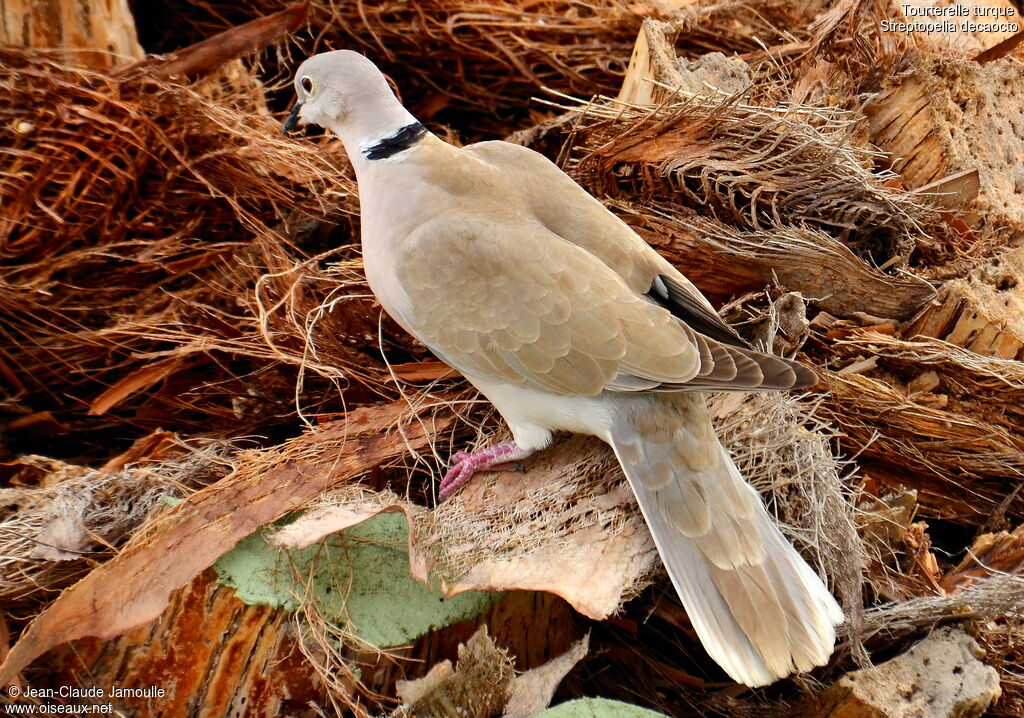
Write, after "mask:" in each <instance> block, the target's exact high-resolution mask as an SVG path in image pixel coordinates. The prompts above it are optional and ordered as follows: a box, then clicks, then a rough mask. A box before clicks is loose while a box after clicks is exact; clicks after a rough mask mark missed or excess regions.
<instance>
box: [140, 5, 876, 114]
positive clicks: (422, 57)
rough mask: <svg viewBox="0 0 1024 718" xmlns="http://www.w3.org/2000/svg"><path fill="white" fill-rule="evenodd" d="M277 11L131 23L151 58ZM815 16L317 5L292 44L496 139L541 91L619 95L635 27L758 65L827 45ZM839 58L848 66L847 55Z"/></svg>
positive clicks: (166, 9)
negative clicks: (342, 53) (647, 25)
mask: <svg viewBox="0 0 1024 718" xmlns="http://www.w3.org/2000/svg"><path fill="white" fill-rule="evenodd" d="M281 6H282V3H281V2H280V1H279V0H260V1H259V2H256V3H251V4H248V5H246V6H245V7H244V8H242V9H239V8H238V7H234V6H232V7H225V6H223V5H222V4H217V3H211V2H198V3H188V4H185V3H181V2H174V1H169V2H165V3H163V4H160V5H153V4H147V6H146V8H144V9H140V10H139V11H138V13H137V15H138V17H137V22H138V23H139V24H140V27H141V28H142V35H143V41H144V44H146V45H147V48H148V49H149V50H150V51H154V50H155V51H168V50H172V49H175V48H177V47H179V46H181V45H185V44H189V43H191V42H195V41H197V40H199V39H201V38H203V37H206V36H209V35H212V34H213V33H215V32H219V31H221V30H224V29H225V28H226V27H229V26H231V25H233V24H237V23H239V22H243V21H245V20H247V19H249V18H251V17H254V16H257V15H260V14H265V13H268V12H272V11H274V10H278V9H280V7H281ZM822 9H823V4H822V3H818V2H812V3H807V4H804V5H800V6H796V5H794V4H792V3H787V2H783V1H780V0H773V1H772V2H767V3H759V4H758V6H757V7H756V8H753V7H750V6H749V4H747V3H743V2H724V3H703V4H699V5H696V6H689V7H680V6H679V5H678V4H677V3H673V2H660V1H655V2H650V3H632V2H626V1H625V0H598V2H586V3H584V2H575V1H573V0H542V1H541V2H530V3H525V2H493V1H492V0H459V1H458V2H442V1H440V0H413V1H412V2H398V1H395V0H389V1H387V2H374V3H368V2H352V3H349V2H339V1H337V0H318V1H316V2H313V3H312V4H311V7H310V16H309V32H308V36H306V35H303V36H299V37H295V38H293V42H294V44H295V45H296V46H297V49H298V53H299V54H301V55H309V54H313V53H315V52H320V51H323V50H328V49H340V48H350V49H356V50H359V51H361V52H364V53H366V54H367V55H368V56H370V57H371V58H372V59H374V61H375V62H377V63H378V64H379V65H380V66H381V68H382V69H383V70H384V71H385V72H387V73H388V74H390V75H392V76H393V77H394V78H395V79H396V80H397V81H398V82H399V85H400V86H401V90H402V93H403V95H404V99H405V100H406V102H407V104H409V106H410V107H411V108H412V109H413V110H414V112H415V113H416V114H417V115H418V116H420V117H421V118H423V119H429V118H431V117H433V116H434V115H435V114H436V113H438V112H439V111H441V110H444V109H445V108H448V107H451V108H452V109H455V110H457V111H464V110H472V113H473V114H472V115H459V114H457V113H455V114H453V113H447V114H446V115H445V119H446V121H450V122H452V123H453V124H455V125H456V126H458V128H459V129H460V130H463V131H465V132H466V133H467V134H475V133H477V132H479V131H480V125H481V122H484V123H488V122H489V120H488V118H486V117H480V114H479V113H481V112H483V113H486V114H487V115H498V116H500V117H502V118H503V121H501V122H498V123H494V124H493V125H489V126H493V128H494V131H495V132H502V131H505V132H507V131H508V127H509V125H510V124H511V125H513V126H515V125H517V124H521V123H522V119H523V118H524V117H525V116H527V114H528V113H530V112H534V111H536V109H537V108H536V107H535V106H533V103H532V102H531V100H530V98H531V96H532V95H535V94H536V93H538V91H539V90H540V89H541V88H551V89H554V90H557V91H560V92H566V93H571V94H574V95H577V96H583V97H589V96H591V95H595V94H600V93H604V94H609V93H612V92H615V91H617V90H618V89H619V87H620V85H621V84H622V77H623V74H624V72H625V70H626V66H627V65H628V63H629V59H630V54H631V52H632V50H633V44H634V40H635V38H636V35H637V31H638V30H639V29H640V25H641V21H642V20H643V19H644V18H654V19H661V20H667V21H672V33H673V37H674V39H675V42H676V44H677V47H678V48H679V49H680V52H681V53H682V54H684V55H687V56H699V55H702V54H704V53H706V52H709V51H713V50H719V51H723V52H727V53H730V54H731V53H733V52H740V53H755V54H757V55H763V52H762V48H763V47H764V45H765V44H767V45H770V46H773V47H775V46H787V44H792V43H794V42H802V43H803V46H802V49H803V51H804V52H806V50H807V47H809V46H810V45H809V43H811V42H813V41H815V39H816V38H819V36H820V39H819V40H818V42H821V41H823V40H824V39H825V38H826V36H830V33H823V32H822V31H821V29H820V28H817V27H815V26H814V21H815V18H816V17H817V16H818V14H819V13H820V12H821V11H822ZM166 18H173V20H174V22H173V23H168V22H166V21H165V19H166ZM865 24H867V23H865ZM853 36H854V37H855V36H856V35H853ZM849 38H850V36H847V37H846V45H849V44H850V42H849ZM840 49H841V50H842V52H841V53H839V54H840V55H841V56H842V57H844V58H848V57H849V55H850V53H849V52H848V48H847V47H842V48H840ZM784 54H785V53H784ZM267 59H271V58H267ZM285 74H286V73H285ZM509 120H511V122H509Z"/></svg>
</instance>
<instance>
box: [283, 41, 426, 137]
mask: <svg viewBox="0 0 1024 718" xmlns="http://www.w3.org/2000/svg"><path fill="white" fill-rule="evenodd" d="M295 92H296V94H297V95H298V99H297V101H296V103H295V106H294V107H293V108H292V111H291V114H289V115H288V119H287V120H285V123H284V131H285V132H288V131H289V130H291V129H292V128H293V127H295V125H306V124H314V125H319V126H321V127H324V128H326V129H329V130H331V131H332V132H333V133H335V134H336V135H338V136H339V137H340V138H341V140H342V141H343V142H344V143H345V148H346V150H347V151H348V152H349V154H350V155H351V154H353V153H355V152H362V151H364V150H366V149H367V148H369V147H372V146H373V145H374V144H375V143H378V142H379V141H381V140H383V139H385V138H388V137H392V136H393V135H395V133H396V132H398V131H400V130H401V129H402V128H404V127H406V126H409V125H412V124H417V123H416V118H414V117H413V116H412V115H411V114H409V112H408V111H407V110H406V109H405V108H404V107H402V105H401V103H400V102H399V101H398V99H397V98H396V97H395V95H394V93H393V92H392V91H391V87H390V86H389V85H388V81H387V79H386V78H385V77H384V74H383V73H382V72H381V71H380V70H378V69H377V66H376V65H374V64H373V63H372V62H370V60H368V59H367V58H365V57H363V56H362V55H360V54H359V53H358V52H353V51H351V50H335V51H333V52H325V53H322V54H320V55H314V56H313V57H311V58H309V59H308V60H306V61H305V62H303V63H302V64H301V65H299V69H298V70H297V71H296V72H295Z"/></svg>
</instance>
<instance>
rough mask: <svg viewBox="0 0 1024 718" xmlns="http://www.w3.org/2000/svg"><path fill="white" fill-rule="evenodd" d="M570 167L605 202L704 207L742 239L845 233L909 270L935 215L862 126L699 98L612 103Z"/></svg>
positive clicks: (827, 116) (817, 112)
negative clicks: (771, 232)
mask: <svg viewBox="0 0 1024 718" xmlns="http://www.w3.org/2000/svg"><path fill="white" fill-rule="evenodd" d="M561 127H563V128H564V130H565V131H566V132H567V133H568V132H569V131H571V133H572V141H573V149H572V151H571V154H570V156H569V157H568V159H567V161H566V163H565V164H566V169H567V171H568V172H570V174H572V175H573V177H574V178H575V179H576V180H577V181H579V182H580V183H581V184H583V185H584V186H585V187H587V188H588V189H589V190H591V191H592V192H594V193H595V194H597V195H598V196H611V197H616V196H622V197H628V198H630V200H631V201H632V202H635V203H640V204H649V203H651V202H655V201H658V202H664V203H666V204H673V205H677V204H681V205H683V206H688V207H691V208H694V209H697V210H698V211H700V212H701V213H702V214H705V215H707V216H710V217H713V218H715V219H718V220H719V221H721V222H724V223H726V224H730V225H732V226H734V227H737V228H739V229H748V230H762V229H771V228H773V227H780V226H787V225H788V226H797V227H799V226H807V227H811V228H815V229H820V230H824V231H828V232H830V233H834V234H840V235H841V236H842V237H843V241H844V242H845V243H846V244H847V246H849V247H851V248H852V249H853V250H854V251H856V252H857V253H858V254H859V255H860V256H862V257H864V258H866V259H869V260H871V261H873V263H875V264H876V265H881V264H884V263H886V262H890V263H892V262H898V263H905V262H906V259H907V257H908V256H909V254H910V251H911V250H912V248H913V239H912V237H913V236H914V234H915V233H917V232H919V231H920V227H919V222H921V221H924V220H926V219H927V218H929V217H930V214H931V213H930V211H928V210H926V209H925V208H923V207H922V206H920V203H918V202H916V201H914V199H913V198H912V197H911V196H909V195H908V194H906V193H901V192H897V191H894V190H892V189H890V188H888V187H885V186H884V183H885V182H886V181H887V180H888V179H891V175H888V174H886V173H884V172H883V173H878V172H876V171H875V170H874V169H873V161H874V159H875V158H876V153H875V152H874V151H872V150H871V149H870V148H869V147H868V146H867V144H866V143H865V142H864V141H863V138H861V137H859V136H858V133H857V128H856V117H855V116H853V115H851V114H849V113H846V112H843V111H840V110H837V109H833V108H814V107H788V106H782V107H766V106H765V107H762V106H757V105H749V104H746V103H745V102H744V101H743V99H742V98H741V97H740V96H732V97H723V96H721V95H718V96H707V95H695V96H690V97H679V98H675V99H671V100H669V101H666V102H665V103H663V104H662V105H660V106H656V107H634V106H628V105H624V104H622V103H618V102H615V101H613V100H609V99H602V100H599V101H597V102H596V103H591V104H589V105H586V106H584V107H582V108H579V109H578V110H577V114H576V116H575V117H574V118H573V121H572V122H571V125H570V124H569V123H565V124H563V125H561Z"/></svg>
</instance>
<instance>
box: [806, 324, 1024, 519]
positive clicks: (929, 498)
mask: <svg viewBox="0 0 1024 718" xmlns="http://www.w3.org/2000/svg"><path fill="white" fill-rule="evenodd" d="M837 335H839V336H837ZM833 336H834V338H833V340H832V341H831V342H829V347H828V352H829V355H830V358H829V359H828V361H829V364H830V367H831V368H833V369H834V370H833V371H830V372H828V373H826V374H824V376H823V381H822V384H821V385H820V387H821V388H823V389H826V390H827V393H825V394H824V395H823V396H824V407H823V408H824V409H825V410H826V412H827V414H828V415H829V418H830V421H831V422H832V423H834V424H835V425H836V426H839V427H841V428H842V432H843V434H842V443H843V446H844V447H845V448H846V449H847V451H849V452H851V453H855V454H858V455H859V459H858V461H859V463H860V464H861V465H862V466H864V467H866V468H868V470H869V472H870V473H871V474H872V475H876V476H877V477H878V478H879V479H880V480H882V481H883V482H884V483H886V484H887V485H889V486H891V487H892V488H893V489H898V488H899V486H900V485H906V486H910V487H912V488H916V489H917V490H918V499H919V501H920V504H921V506H922V508H923V509H924V513H925V514H926V515H929V516H936V517H941V518H947V519H953V520H955V521H956V522H958V523H961V524H966V525H978V524H980V523H982V522H984V521H985V520H986V519H987V518H988V517H989V515H990V514H991V513H992V512H993V511H994V510H995V509H996V508H997V507H1000V506H1003V510H1005V511H1006V513H1007V515H1008V516H1011V517H1014V518H1015V519H1017V520H1020V518H1021V517H1024V505H1022V504H1021V502H1020V499H1018V498H1013V491H1014V489H1015V488H1016V487H1017V486H1019V484H1020V482H1021V480H1022V479H1024V439H1022V437H1021V435H1020V429H1019V427H1020V421H1021V417H1020V415H1021V406H1022V397H1024V368H1022V365H1021V363H1020V362H1017V361H1013V360H1007V359H998V358H992V357H985V356H982V355H979V354H975V353H974V352H972V351H970V350H968V349H963V348H961V347H958V346H955V345H952V344H949V343H947V342H943V341H940V340H936V339H928V338H925V337H918V338H916V339H913V340H903V339H899V338H897V337H894V336H891V335H890V334H885V333H881V332H878V331H873V330H871V329H870V328H868V329H862V330H856V329H853V330H846V331H844V330H834V331H833ZM818 341H821V339H820V338H819V339H818ZM813 354H817V350H815V351H813V352H812V355H813ZM1008 496H1009V497H1011V499H1012V500H1011V501H1010V503H1009V504H1006V505H1004V498H1006V497H1008Z"/></svg>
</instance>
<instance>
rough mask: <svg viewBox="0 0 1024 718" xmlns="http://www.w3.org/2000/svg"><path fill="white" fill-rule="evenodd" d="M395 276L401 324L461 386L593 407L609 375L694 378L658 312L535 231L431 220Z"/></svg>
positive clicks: (665, 315)
mask: <svg viewBox="0 0 1024 718" xmlns="http://www.w3.org/2000/svg"><path fill="white" fill-rule="evenodd" d="M396 276H397V279H398V281H399V282H400V283H401V285H402V288H403V290H404V291H405V294H406V295H407V297H408V300H409V307H408V310H407V316H406V317H405V319H406V321H407V323H408V324H409V325H410V326H411V327H412V328H413V329H415V330H416V331H415V333H416V335H417V336H418V337H419V339H421V340H422V341H423V342H424V343H425V344H427V345H428V346H430V347H432V348H436V349H437V350H438V353H439V354H441V355H443V356H444V357H445V358H446V360H447V361H449V362H451V363H452V364H454V365H455V367H456V368H458V369H460V370H461V371H463V372H464V373H466V374H469V375H471V376H472V375H473V374H478V375H483V376H488V377H494V378H499V379H503V380H506V381H511V382H513V383H517V384H522V385H526V386H530V387H532V388H536V389H542V390H545V391H550V392H553V393H557V394H563V395H565V394H581V395H586V396H593V395H596V394H599V393H600V392H601V391H603V390H604V389H605V388H606V387H608V385H609V384H611V383H613V381H614V379H615V377H616V376H617V375H621V374H627V375H630V376H634V377H637V378H639V379H644V380H650V381H654V382H657V383H665V382H671V383H685V382H687V381H689V380H690V379H692V378H693V377H694V376H696V374H697V372H698V371H699V370H700V356H699V354H698V352H697V348H696V346H695V344H694V342H693V341H692V339H691V336H692V335H691V333H690V332H689V331H688V330H687V329H686V328H685V327H684V326H683V325H682V324H680V323H679V321H678V320H677V319H676V318H675V317H673V316H672V314H671V313H670V312H668V311H667V310H666V309H664V308H662V307H659V306H657V305H655V304H653V303H651V302H648V301H646V300H645V299H643V298H642V297H641V296H638V295H637V294H636V292H635V291H633V290H632V289H630V288H629V287H628V286H627V285H626V284H625V282H624V281H623V280H622V278H621V277H620V276H619V275H618V274H616V273H615V272H614V271H612V270H611V269H610V268H608V267H606V266H605V265H604V264H603V263H602V262H600V261H599V260H598V259H596V258H595V257H594V256H593V255H591V254H590V253H588V252H587V251H586V250H584V249H581V248H579V247H576V246H574V245H572V244H569V243H567V242H565V241H563V240H562V239H561V238H559V237H558V236H556V235H554V234H552V233H550V232H549V231H548V230H547V229H545V228H544V227H542V226H540V225H533V224H529V223H525V222H521V221H518V222H517V221H508V222H501V221H500V220H499V219H497V218H495V217H489V218H487V219H486V220H482V219H476V218H469V217H467V216H466V214H464V213H460V214H459V215H457V216H452V217H451V218H450V219H449V218H447V217H446V216H445V215H441V216H439V217H437V218H435V220H434V221H433V222H430V223H428V224H426V225H424V226H423V227H421V228H420V229H418V230H416V232H415V233H414V234H413V235H412V236H410V237H409V239H408V240H407V242H406V244H405V245H404V247H403V250H402V252H401V256H400V258H399V261H398V266H397V275H396ZM569 277H571V279H568V278H569Z"/></svg>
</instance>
